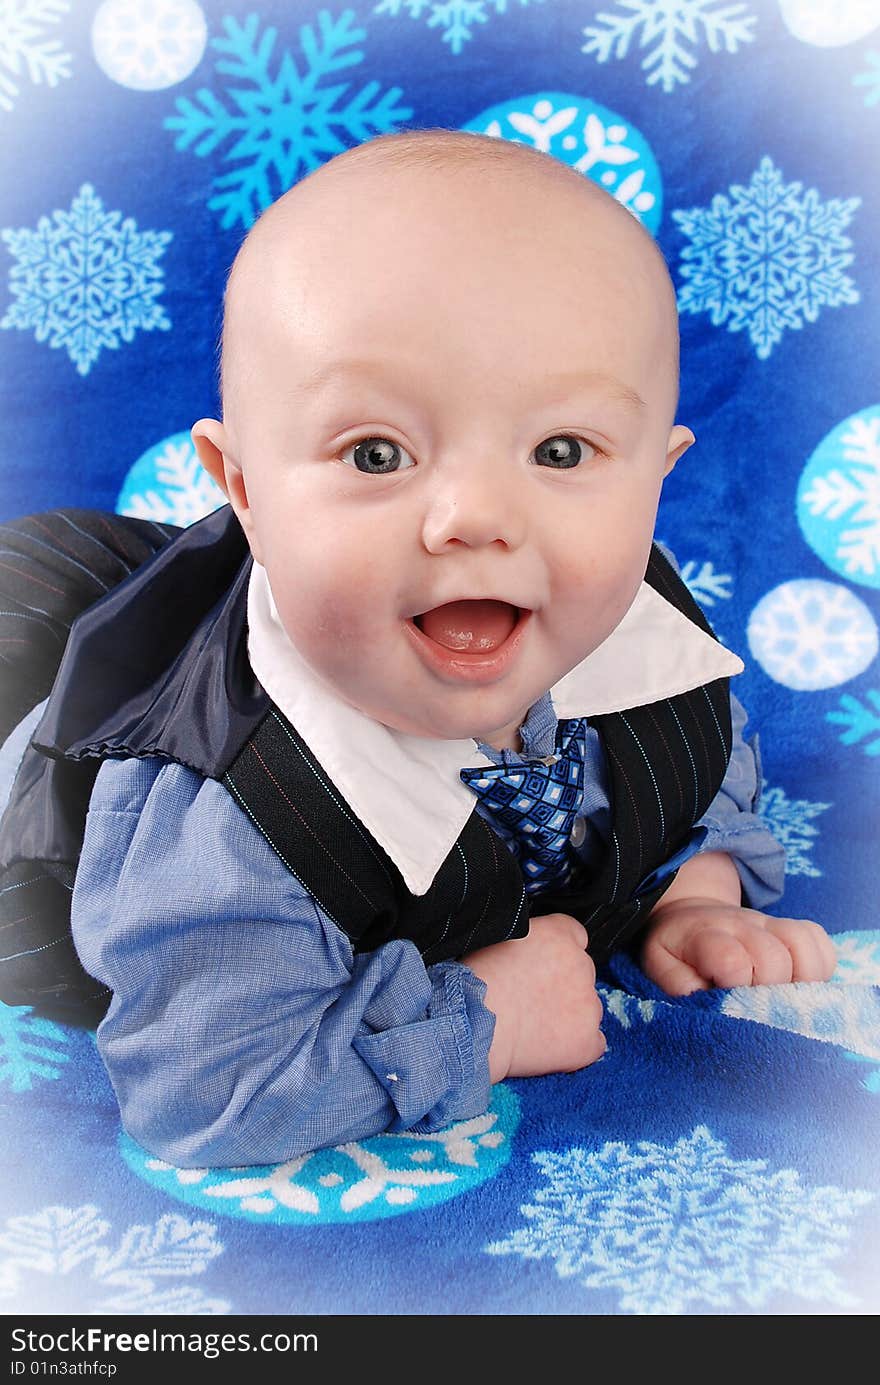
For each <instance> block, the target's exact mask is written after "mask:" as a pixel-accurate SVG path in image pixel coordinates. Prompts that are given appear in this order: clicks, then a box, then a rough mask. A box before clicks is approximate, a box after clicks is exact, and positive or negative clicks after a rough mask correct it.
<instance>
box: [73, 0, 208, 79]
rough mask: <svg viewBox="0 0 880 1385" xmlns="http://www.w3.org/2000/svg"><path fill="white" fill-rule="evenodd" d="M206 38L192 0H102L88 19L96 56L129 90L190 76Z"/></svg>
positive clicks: (199, 15) (103, 66)
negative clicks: (91, 18)
mask: <svg viewBox="0 0 880 1385" xmlns="http://www.w3.org/2000/svg"><path fill="white" fill-rule="evenodd" d="M207 40H208V26H207V24H206V23H205V16H204V14H203V13H202V11H201V9H200V8H199V6H198V5H197V4H196V3H195V0H104V3H103V4H102V5H100V6H99V7H98V10H97V13H96V14H95V17H94V19H93V20H92V49H93V52H94V54H95V61H96V62H97V63H98V65H99V67H101V68H103V70H104V72H106V74H107V76H108V77H109V78H110V79H111V80H112V81H114V82H118V83H119V85H120V86H123V87H130V88H131V89H132V90H133V91H160V90H162V89H163V88H164V87H170V86H173V85H174V84H175V83H176V82H182V81H183V80H184V78H186V77H188V76H189V74H190V73H191V72H192V71H193V69H194V68H195V67H197V66H198V64H199V62H200V61H201V58H202V54H203V53H204V51H205V44H206V43H207Z"/></svg>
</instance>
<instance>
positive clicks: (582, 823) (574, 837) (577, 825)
mask: <svg viewBox="0 0 880 1385" xmlns="http://www.w3.org/2000/svg"><path fill="white" fill-rule="evenodd" d="M586 835H587V820H586V818H575V820H574V827H573V828H572V829H571V836H570V837H569V841H570V842H571V844H572V846H580V844H581V842H582V841H583V840H584V837H585V836H586Z"/></svg>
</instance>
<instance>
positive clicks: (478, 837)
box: [0, 506, 731, 1022]
mask: <svg viewBox="0 0 880 1385" xmlns="http://www.w3.org/2000/svg"><path fill="white" fill-rule="evenodd" d="M72 515H75V516H76V528H77V531H78V533H79V534H80V535H81V536H82V537H81V538H79V539H76V540H74V538H73V537H72V535H71V532H70V529H69V528H68V527H67V526H66V524H65V521H66V520H67V519H68V518H69V517H70V516H72ZM34 524H39V525H41V527H42V529H43V530H44V531H45V530H46V529H47V526H48V528H49V529H51V530H52V531H53V532H55V533H56V535H57V539H58V542H59V544H60V543H63V547H64V550H65V551H70V552H71V553H72V554H73V555H74V556H72V557H71V567H70V571H69V572H66V573H61V574H59V573H57V572H56V573H55V580H54V583H53V585H57V586H59V587H64V589H65V591H66V596H65V602H66V605H65V607H64V610H65V612H66V613H67V614H68V615H69V612H70V604H71V602H73V604H74V605H76V603H77V602H79V605H80V607H81V608H85V609H83V610H82V614H81V615H80V616H79V617H78V618H77V619H76V620H75V621H74V623H73V626H72V629H71V631H70V636H69V638H68V639H67V640H66V644H64V640H63V635H64V631H63V628H62V627H63V624H64V622H63V620H61V619H59V620H58V627H59V628H58V630H57V631H56V632H55V633H56V635H57V639H58V640H59V641H61V643H62V644H63V645H64V654H63V658H62V659H61V663H60V667H59V668H58V670H57V674H55V676H54V680H53V677H52V676H51V673H48V672H47V669H48V666H49V665H51V664H52V657H51V654H49V655H47V654H45V652H43V653H41V654H40V657H39V658H38V659H37V660H36V663H37V664H39V665H40V667H39V668H38V669H35V668H33V667H32V668H30V669H29V671H28V677H30V678H31V681H32V684H33V687H34V689H35V690H36V695H32V697H31V701H30V704H29V705H30V706H34V705H36V703H37V702H38V701H39V700H40V699H41V697H42V696H45V695H46V694H45V692H44V691H39V689H40V688H42V687H43V686H47V687H48V686H51V688H52V691H51V696H50V697H49V702H48V704H47V706H46V708H45V711H44V713H43V716H42V718H41V720H40V723H39V725H38V727H37V729H36V731H35V733H34V735H33V736H32V739H31V743H30V745H29V747H28V749H27V750H26V752H25V756H24V759H23V760H22V763H21V766H20V768H19V771H18V774H17V776H16V780H15V784H14V786H13V792H12V795H11V799H10V803H9V805H8V807H7V810H6V812H5V813H4V816H3V819H2V822H0V939H2V947H0V999H3V1000H5V1001H6V1003H8V1004H18V1005H23V1004H29V1005H36V1006H38V1007H41V1008H43V1009H46V1010H49V1011H52V1012H53V1013H59V1014H68V1015H70V1016H71V1017H75V1016H81V1017H82V1018H83V1019H85V1020H86V1022H95V1021H96V1020H97V1019H99V1018H100V1017H101V1015H102V1014H103V1013H104V1011H105V1010H106V1006H107V1004H108V1003H109V996H108V995H107V993H106V991H102V990H101V989H100V987H98V985H97V983H96V982H95V981H94V979H93V978H91V977H89V976H88V975H87V974H86V973H85V972H84V971H83V969H82V967H81V966H80V964H79V961H78V958H77V956H76V952H75V949H74V947H73V943H72V939H71V936H70V894H71V891H72V888H73V883H74V879H75V874H76V865H77V861H78V858H79V851H80V848H81V844H82V837H83V831H84V825H85V817H86V812H87V809H88V802H89V797H90V795H91V791H92V787H93V785H94V780H95V777H96V775H97V772H98V769H99V767H100V763H101V761H102V760H103V759H105V758H107V757H110V756H116V757H119V756H124V757H128V756H131V755H137V756H147V755H160V756H164V757H166V758H168V759H170V760H175V761H178V762H179V763H182V764H185V765H189V766H190V767H191V768H193V769H195V770H196V771H197V772H199V773H200V774H203V775H205V776H207V777H210V778H214V779H216V780H218V781H219V782H221V783H222V784H224V786H225V787H226V788H227V789H228V790H229V792H230V793H231V794H232V796H233V797H234V798H235V801H236V802H237V803H238V804H239V806H240V807H241V808H242V810H243V811H244V812H245V813H247V815H248V817H249V818H250V820H251V821H252V823H253V824H254V826H255V827H256V828H257V829H258V830H259V831H260V832H261V833H262V834H263V836H264V837H265V838H266V840H267V841H268V842H269V844H270V845H271V847H272V848H273V850H274V851H275V852H276V853H277V854H278V856H279V857H280V859H281V860H282V861H283V862H284V864H285V866H286V867H287V869H288V870H290V871H292V872H293V873H294V874H295V875H296V876H297V878H298V879H299V880H300V881H301V882H302V883H303V885H304V886H305V887H306V889H307V890H308V891H309V892H310V893H311V894H312V896H313V897H314V898H315V899H316V901H317V902H318V904H320V906H321V907H322V908H323V909H324V910H325V911H326V913H327V914H329V916H330V917H331V918H332V919H333V920H334V921H335V922H336V923H337V925H338V926H339V927H340V928H341V929H342V930H343V931H344V932H345V933H346V934H347V935H348V936H349V937H350V938H351V940H352V943H353V945H354V947H355V950H356V951H369V950H372V949H374V948H377V947H380V946H381V945H382V944H383V943H385V942H387V941H389V940H390V939H392V938H408V939H411V940H412V941H413V942H414V943H415V944H416V946H417V947H418V948H419V951H420V952H421V954H422V956H423V958H424V961H425V963H426V965H430V964H431V963H433V962H439V961H443V960H446V959H448V958H455V957H460V956H462V955H464V954H465V953H466V952H469V951H472V950H473V949H474V948H477V947H483V946H488V945H490V944H492V943H495V942H499V941H501V940H503V939H507V938H516V937H522V936H524V935H525V933H526V932H527V931H528V922H529V917H530V916H532V915H541V914H547V913H552V912H565V913H569V914H572V915H574V917H576V918H578V919H580V920H581V921H582V922H583V923H584V925H585V926H586V928H587V929H588V932H589V937H590V942H589V951H590V953H591V955H592V956H593V957H594V959H595V960H596V961H597V963H601V961H603V960H604V959H605V958H606V957H607V956H608V954H609V952H610V951H611V949H612V948H619V947H621V946H623V945H625V944H626V943H627V942H629V941H630V940H631V939H632V938H633V936H634V935H635V934H636V933H637V931H638V930H639V928H640V926H641V924H642V922H643V921H644V919H645V918H646V917H647V915H648V913H649V912H650V910H651V908H652V907H653V905H654V903H655V902H656V900H657V899H659V898H660V896H661V895H662V894H663V892H664V890H665V889H667V888H668V886H669V884H670V883H671V881H672V879H674V873H673V874H670V875H668V876H666V877H665V878H664V879H663V880H662V881H659V882H658V881H656V880H655V878H654V876H655V872H656V871H657V870H658V868H659V867H660V866H662V864H663V863H664V862H665V861H667V860H668V859H669V858H670V857H671V856H673V855H674V854H675V853H676V852H677V851H679V850H680V849H681V848H682V847H684V846H685V845H686V844H687V842H688V840H689V838H690V837H691V834H692V832H693V830H694V826H695V824H696V823H697V822H698V821H699V819H700V818H701V817H702V816H703V814H704V813H705V811H706V809H707V808H708V806H709V804H710V803H711V801H712V799H713V798H714V797H715V795H716V794H717V792H718V790H719V788H720V786H721V782H722V780H723V778H724V774H725V772H726V768H727V764H728V760H729V757H730V750H731V723H730V700H729V692H728V680H727V679H726V678H720V679H718V680H716V681H714V682H712V683H709V684H707V685H705V686H703V687H699V688H696V689H694V690H693V691H691V692H687V693H684V694H681V695H680V696H678V697H673V698H668V699H664V700H663V701H660V702H656V703H651V704H649V705H647V706H643V707H638V708H632V709H630V710H628V711H625V712H619V713H611V714H608V715H605V716H599V717H593V718H590V722H591V725H593V726H595V728H596V729H597V731H598V733H599V737H600V741H601V744H602V748H603V750H604V754H605V758H606V763H607V766H608V773H609V791H610V801H611V816H612V835H611V841H610V844H609V846H608V849H607V850H606V851H605V853H604V855H603V857H602V859H600V861H599V862H598V864H597V866H596V867H595V868H593V869H591V870H587V869H586V868H582V869H580V870H579V871H578V872H577V873H576V875H575V876H574V878H573V879H572V880H571V881H570V882H569V884H568V885H567V886H566V887H565V889H563V890H558V891H552V892H544V893H538V894H534V895H527V894H526V891H525V887H524V881H523V877H522V872H521V870H520V867H519V865H518V863H517V861H516V858H515V857H514V855H513V854H512V852H511V851H510V850H509V849H508V848H507V846H506V845H505V843H504V841H503V839H502V838H501V837H500V836H499V835H498V834H497V833H496V832H495V831H494V830H493V829H492V828H491V826H490V825H489V824H488V823H487V822H486V820H485V819H484V818H483V817H482V816H481V814H480V813H479V812H478V811H477V808H476V800H475V805H474V809H473V811H472V813H471V815H470V817H469V818H468V820H467V822H466V823H465V825H464V828H463V829H462V832H461V834H460V835H459V838H458V840H457V841H456V842H455V844H454V845H453V847H452V849H451V850H450V852H449V853H448V855H447V857H446V859H445V860H444V861H443V863H442V865H441V866H440V869H439V870H438V872H437V875H436V876H435V878H434V881H433V882H432V884H431V886H430V888H429V889H428V891H427V892H426V893H425V894H424V895H419V896H417V895H413V894H412V893H411V892H410V890H409V889H408V888H407V886H406V884H405V882H404V880H403V877H402V875H401V873H400V871H399V870H398V868H397V866H396V865H395V864H394V862H393V861H392V860H391V858H390V857H389V856H388V854H387V853H386V852H385V850H384V849H383V848H382V847H381V846H380V845H379V843H378V842H377V841H376V840H375V838H373V837H372V835H371V834H370V833H369V832H368V830H367V829H366V827H364V826H363V824H362V823H361V822H360V821H359V820H358V818H357V816H356V814H355V813H354V812H353V810H352V809H351V808H350V807H349V805H348V804H346V803H345V802H344V800H342V799H341V795H340V793H339V790H338V789H336V787H335V786H334V785H332V784H331V783H330V781H329V780H328V778H327V776H326V773H325V771H324V770H323V768H322V766H321V765H320V764H319V762H318V761H317V760H316V758H315V757H314V755H313V754H312V753H311V751H310V750H309V747H308V746H307V745H306V744H305V742H304V741H303V740H302V738H301V737H300V736H299V735H298V733H297V731H296V728H295V727H294V726H293V725H292V724H291V723H290V722H289V721H288V720H287V718H286V717H285V716H284V714H283V713H282V712H281V711H280V709H279V708H278V707H277V706H276V705H275V704H274V703H273V702H272V700H271V699H270V698H269V697H268V695H267V694H266V692H265V691H264V689H263V688H262V687H261V685H260V684H259V682H258V681H257V679H256V678H255V676H254V674H253V671H252V670H251V668H250V664H249V662H248V659H247V650H246V633H247V621H246V616H247V587H248V580H249V576H250V571H251V565H252V560H251V558H250V554H249V550H248V548H247V544H246V540H245V538H244V535H243V533H242V530H241V528H240V525H239V524H238V521H237V519H236V518H235V516H234V513H233V512H232V510H231V508H230V507H229V506H224V507H223V508H222V509H221V510H218V511H216V512H215V513H214V514H213V515H209V516H207V517H206V518H205V519H203V520H201V521H199V522H198V523H197V524H194V525H192V526H190V528H188V529H184V530H177V529H174V528H173V527H172V526H168V525H161V526H160V525H150V524H149V522H147V521H140V520H133V519H131V518H127V517H124V516H119V515H106V514H100V515H99V514H98V513H97V512H93V511H56V512H50V513H49V514H47V515H41V516H31V517H29V518H28V519H27V520H25V521H19V522H17V526H18V533H19V543H20V547H21V550H22V553H23V555H24V556H23V559H22V568H23V570H24V571H25V576H23V577H22V582H21V584H20V586H19V587H18V588H17V589H16V592H15V594H14V596H13V597H12V598H11V599H13V600H17V601H18V602H19V604H24V603H25V602H26V598H27V597H28V594H29V587H28V579H30V578H33V580H34V582H38V581H39V580H40V579H39V577H38V575H37V571H36V566H35V565H38V564H39V563H40V562H41V561H44V560H45V555H44V554H42V553H41V552H40V551H39V546H38V545H39V543H40V542H42V543H45V542H46V540H45V539H41V540H39V541H38V542H37V544H34V545H32V544H31V540H32V539H33V537H34V536H33V534H32V532H31V528H30V527H29V526H33V525H34ZM6 527H7V529H8V528H9V526H6ZM111 532H112V534H113V535H114V538H113V539H112V541H111V540H110V538H109V537H108V536H109V534H110V533H111ZM97 536H100V537H97ZM169 540H170V541H169ZM138 545H140V548H139V547H138ZM144 546H146V547H147V549H148V551H151V552H152V556H149V557H148V558H147V559H146V560H144V559H143V558H139V560H138V561H132V555H133V553H140V552H141V551H142V549H143V547H144ZM99 550H100V551H99ZM60 551H61V549H58V550H56V552H60ZM35 555H36V556H35ZM121 555H123V556H124V561H122V560H121ZM25 557H26V558H27V560H28V561H27V562H25ZM28 564H30V566H28ZM126 564H128V565H127V566H126ZM74 565H75V566H74ZM84 570H94V571H96V572H97V573H98V574H99V579H100V583H101V585H102V586H103V587H104V589H105V590H106V589H107V588H110V589H109V590H107V594H106V595H104V596H102V597H101V598H100V599H99V600H96V599H95V594H94V587H92V588H90V589H87V587H86V585H85V584H84V583H85V579H84V578H83V576H82V573H83V571H84ZM645 578H646V581H647V582H648V583H649V584H650V585H651V586H652V587H654V589H655V590H656V591H658V592H659V593H660V594H661V595H662V596H663V597H664V598H665V599H666V600H668V601H670V602H671V603H672V604H673V605H674V606H676V607H677V608H678V609H679V610H680V611H682V612H683V613H684V614H685V615H686V616H687V617H688V618H689V619H690V620H692V621H693V622H694V623H695V624H696V625H698V626H699V627H700V628H701V629H702V630H704V631H706V632H707V633H709V634H711V633H712V631H711V628H710V626H709V625H708V623H707V622H706V620H705V618H704V616H703V615H702V612H701V611H700V609H699V607H698V606H697V605H696V603H695V601H694V600H693V598H692V597H691V595H690V593H689V591H688V589H687V587H686V586H685V584H684V582H682V580H681V579H680V578H679V577H678V575H677V573H676V572H675V569H674V568H673V567H672V566H671V565H670V564H669V562H668V561H667V560H666V559H665V558H664V556H663V555H662V553H661V552H660V550H659V549H658V548H657V547H656V546H655V547H654V548H653V549H652V552H651V556H650V561H649V564H648V569H647V572H646V574H645ZM71 588H76V592H75V594H74V596H71V594H70V592H71ZM30 590H31V591H32V590H33V589H30ZM9 596H10V594H9V593H8V592H7V593H5V597H9ZM40 600H41V601H43V600H44V594H43V593H42V592H41V595H40ZM4 604H6V602H5V601H4ZM41 661H42V662H41ZM56 662H57V660H56ZM47 679H48V681H47Z"/></svg>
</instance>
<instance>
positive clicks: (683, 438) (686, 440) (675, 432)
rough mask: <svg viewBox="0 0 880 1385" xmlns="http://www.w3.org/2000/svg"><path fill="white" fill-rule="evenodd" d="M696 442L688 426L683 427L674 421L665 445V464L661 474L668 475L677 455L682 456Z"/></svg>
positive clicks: (677, 457)
mask: <svg viewBox="0 0 880 1385" xmlns="http://www.w3.org/2000/svg"><path fill="white" fill-rule="evenodd" d="M695 442H696V438H695V437H694V435H693V433H692V432H691V430H690V428H685V426H684V424H682V423H676V425H675V427H674V428H673V429H672V432H671V433H670V434H669V442H668V443H667V446H666V466H665V467H664V469H663V475H664V476H668V475H669V473H670V471H671V470H672V468H673V467H674V466H675V463H676V462H677V461H678V459H679V457H683V456H684V454H685V452H687V450H688V448H689V447H691V446H692V445H693V443H695Z"/></svg>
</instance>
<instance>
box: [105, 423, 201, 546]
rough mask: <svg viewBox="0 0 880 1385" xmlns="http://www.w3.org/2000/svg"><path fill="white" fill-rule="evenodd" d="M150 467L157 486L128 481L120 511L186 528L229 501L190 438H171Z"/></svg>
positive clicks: (153, 459)
mask: <svg viewBox="0 0 880 1385" xmlns="http://www.w3.org/2000/svg"><path fill="white" fill-rule="evenodd" d="M136 465H137V464H136ZM150 469H151V473H152V477H153V479H154V480H155V482H156V483H157V484H156V486H151V485H149V484H147V485H146V486H145V487H144V488H142V489H141V488H138V487H137V486H136V485H131V486H130V485H129V483H128V482H127V483H126V487H125V492H124V493H125V494H126V496H127V498H126V500H125V502H124V504H123V505H122V506H121V507H120V508H119V513H120V514H124V515H133V516H134V517H135V518H137V519H153V520H158V521H159V522H160V523H165V524H177V525H179V526H180V527H181V528H183V529H185V528H187V527H188V525H190V524H195V522H196V521H197V520H199V519H204V517H205V515H209V514H211V513H212V512H213V511H214V510H218V509H219V508H220V507H221V506H222V505H225V504H226V496H225V495H224V494H223V491H222V490H221V489H220V487H219V486H218V485H217V483H216V481H215V480H214V478H213V477H212V476H211V475H209V473H208V472H207V471H205V469H204V467H203V466H202V465H201V463H200V462H199V459H198V455H197V453H196V450H195V448H194V447H193V445H192V441H191V440H190V439H189V437H187V439H186V441H184V442H179V443H175V442H173V441H170V440H169V441H168V442H167V443H166V444H165V446H164V447H163V448H162V450H161V452H159V453H158V454H157V455H156V456H155V457H154V458H152V466H151V468H150Z"/></svg>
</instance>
